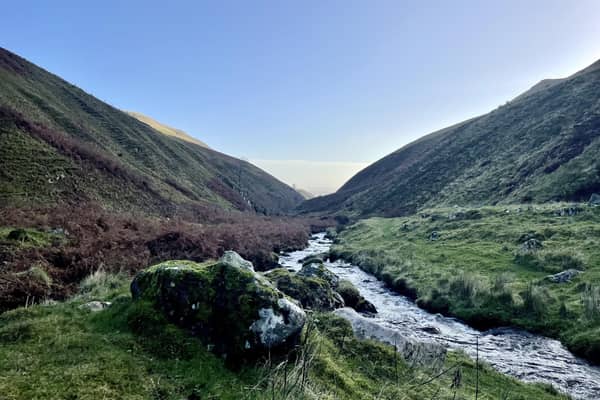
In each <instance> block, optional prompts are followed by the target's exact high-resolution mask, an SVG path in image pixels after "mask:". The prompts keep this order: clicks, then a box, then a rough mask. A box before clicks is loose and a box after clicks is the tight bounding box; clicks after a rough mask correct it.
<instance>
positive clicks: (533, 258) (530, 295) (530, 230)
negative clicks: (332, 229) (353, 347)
mask: <svg viewBox="0 0 600 400" xmlns="http://www.w3.org/2000/svg"><path fill="white" fill-rule="evenodd" d="M333 252H334V254H336V255H337V256H341V257H344V258H346V259H349V260H351V261H353V262H354V263H356V264H358V265H360V266H361V267H362V268H363V269H365V270H367V271H369V272H371V273H373V274H375V275H377V276H378V277H379V278H381V279H383V280H384V281H385V282H387V283H388V285H390V286H391V287H392V288H394V289H396V290H398V291H400V292H402V293H404V294H406V295H408V296H410V297H413V298H415V299H416V300H417V304H419V305H420V306H422V307H424V308H427V309H429V310H431V311H433V312H441V313H444V314H449V315H453V316H457V317H459V318H461V319H463V320H465V321H467V322H468V323H470V324H472V325H474V326H476V327H479V328H490V327H497V326H508V325H514V326H519V327H522V328H525V329H528V330H531V331H535V332H541V333H543V334H545V335H547V336H552V337H556V338H559V339H560V340H561V341H562V342H564V343H565V344H566V345H567V346H568V347H569V348H570V349H571V350H572V351H574V352H576V353H577V354H579V355H581V356H584V357H586V358H588V359H589V360H591V361H593V362H595V363H600V207H590V206H587V205H569V204H554V205H545V206H538V205H533V206H528V205H525V206H510V207H485V208H478V209H456V208H442V209H429V210H424V211H422V213H420V214H419V215H413V216H408V217H403V218H389V219H384V218H372V219H367V220H364V221H361V222H359V223H357V224H355V225H353V226H351V227H349V228H348V229H346V230H344V231H343V233H342V234H341V235H340V237H339V238H338V240H337V244H336V245H335V246H334V248H333ZM569 269H575V270H579V271H582V272H581V273H580V274H579V275H577V276H576V277H574V278H573V279H572V280H571V281H570V282H565V283H554V282H551V281H550V280H548V279H546V277H547V276H548V275H551V274H556V273H559V272H561V271H564V270H569Z"/></svg>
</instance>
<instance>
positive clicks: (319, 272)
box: [298, 260, 340, 290]
mask: <svg viewBox="0 0 600 400" xmlns="http://www.w3.org/2000/svg"><path fill="white" fill-rule="evenodd" d="M298 276H302V277H305V278H318V279H322V280H324V281H326V282H327V283H329V285H330V286H331V288H332V289H334V290H335V289H337V287H338V284H339V282H340V278H338V276H337V275H336V274H334V273H333V272H331V271H330V270H328V269H327V267H325V265H324V264H323V261H318V262H317V261H313V260H309V261H307V262H304V263H303V264H302V269H300V271H298Z"/></svg>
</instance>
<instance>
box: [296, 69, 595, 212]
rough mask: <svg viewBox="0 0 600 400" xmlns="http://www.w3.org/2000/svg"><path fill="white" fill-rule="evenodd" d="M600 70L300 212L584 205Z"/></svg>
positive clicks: (422, 146)
mask: <svg viewBox="0 0 600 400" xmlns="http://www.w3.org/2000/svg"><path fill="white" fill-rule="evenodd" d="M598 154H600V61H599V62H596V63H595V64H593V65H591V66H590V67H588V68H586V69H584V70H582V71H580V72H578V73H577V74H575V75H573V76H571V77H569V78H566V79H562V80H560V79H559V80H547V81H542V82H541V83H540V84H538V85H536V86H534V87H533V88H532V89H531V90H529V91H528V92H526V93H524V94H523V95H521V96H519V97H517V98H516V99H515V100H513V101H512V102H509V103H507V104H505V105H503V106H501V107H499V108H497V109H496V110H494V111H492V112H490V113H488V114H485V115H483V116H480V117H477V118H473V119H471V120H468V121H465V122H462V123H459V124H457V125H454V126H452V127H449V128H446V129H443V130H441V131H438V132H434V133H432V134H430V135H428V136H425V137H423V138H421V139H419V140H417V141H415V142H413V143H411V144H409V145H407V146H405V147H403V148H401V149H400V150H398V151H396V152H394V153H392V154H390V155H388V156H387V157H384V158H383V159H381V160H379V161H377V162H376V163H374V164H372V165H371V166H369V167H367V168H365V169H364V170H363V171H361V172H359V173H358V174H357V175H355V176H354V177H353V178H352V179H350V180H349V181H348V182H347V183H346V184H345V185H344V186H343V187H342V188H341V189H340V190H338V192H336V193H334V194H332V195H329V196H323V197H318V198H315V199H311V200H309V201H307V202H305V203H303V204H302V206H301V211H302V212H343V213H346V214H350V215H354V216H366V215H383V216H398V215H406V214H409V213H412V212H414V211H415V210H417V209H419V208H422V207H430V206H439V205H454V204H459V205H465V204H472V205H484V204H497V203H517V202H546V201H553V200H587V199H588V198H589V197H590V195H591V194H592V193H596V192H600V160H599V159H598Z"/></svg>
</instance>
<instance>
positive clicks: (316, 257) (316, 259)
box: [298, 254, 325, 265]
mask: <svg viewBox="0 0 600 400" xmlns="http://www.w3.org/2000/svg"><path fill="white" fill-rule="evenodd" d="M323 261H325V254H311V255H310V256H306V257H304V258H303V259H301V260H299V261H298V262H299V263H300V264H302V265H308V264H323Z"/></svg>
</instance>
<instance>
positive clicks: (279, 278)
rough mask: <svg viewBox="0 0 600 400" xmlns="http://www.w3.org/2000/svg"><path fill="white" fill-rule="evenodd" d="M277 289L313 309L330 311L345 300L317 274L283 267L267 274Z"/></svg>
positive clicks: (305, 306)
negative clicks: (302, 273)
mask: <svg viewBox="0 0 600 400" xmlns="http://www.w3.org/2000/svg"><path fill="white" fill-rule="evenodd" d="M265 277H266V278H267V279H269V281H271V282H272V283H273V284H274V285H275V286H276V287H277V289H279V290H281V291H282V292H283V293H285V294H286V295H288V296H290V297H292V298H294V299H296V300H298V301H299V302H300V304H302V307H304V308H308V309H311V310H319V311H329V310H333V309H335V308H338V307H341V306H342V304H343V300H341V299H340V297H339V295H338V294H337V293H336V292H335V291H334V290H333V288H332V287H331V284H330V283H329V282H328V281H327V280H325V279H323V278H320V277H317V276H302V275H299V274H295V273H293V272H290V271H288V270H286V269H283V268H278V269H276V270H273V271H271V272H269V273H268V274H266V275H265Z"/></svg>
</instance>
